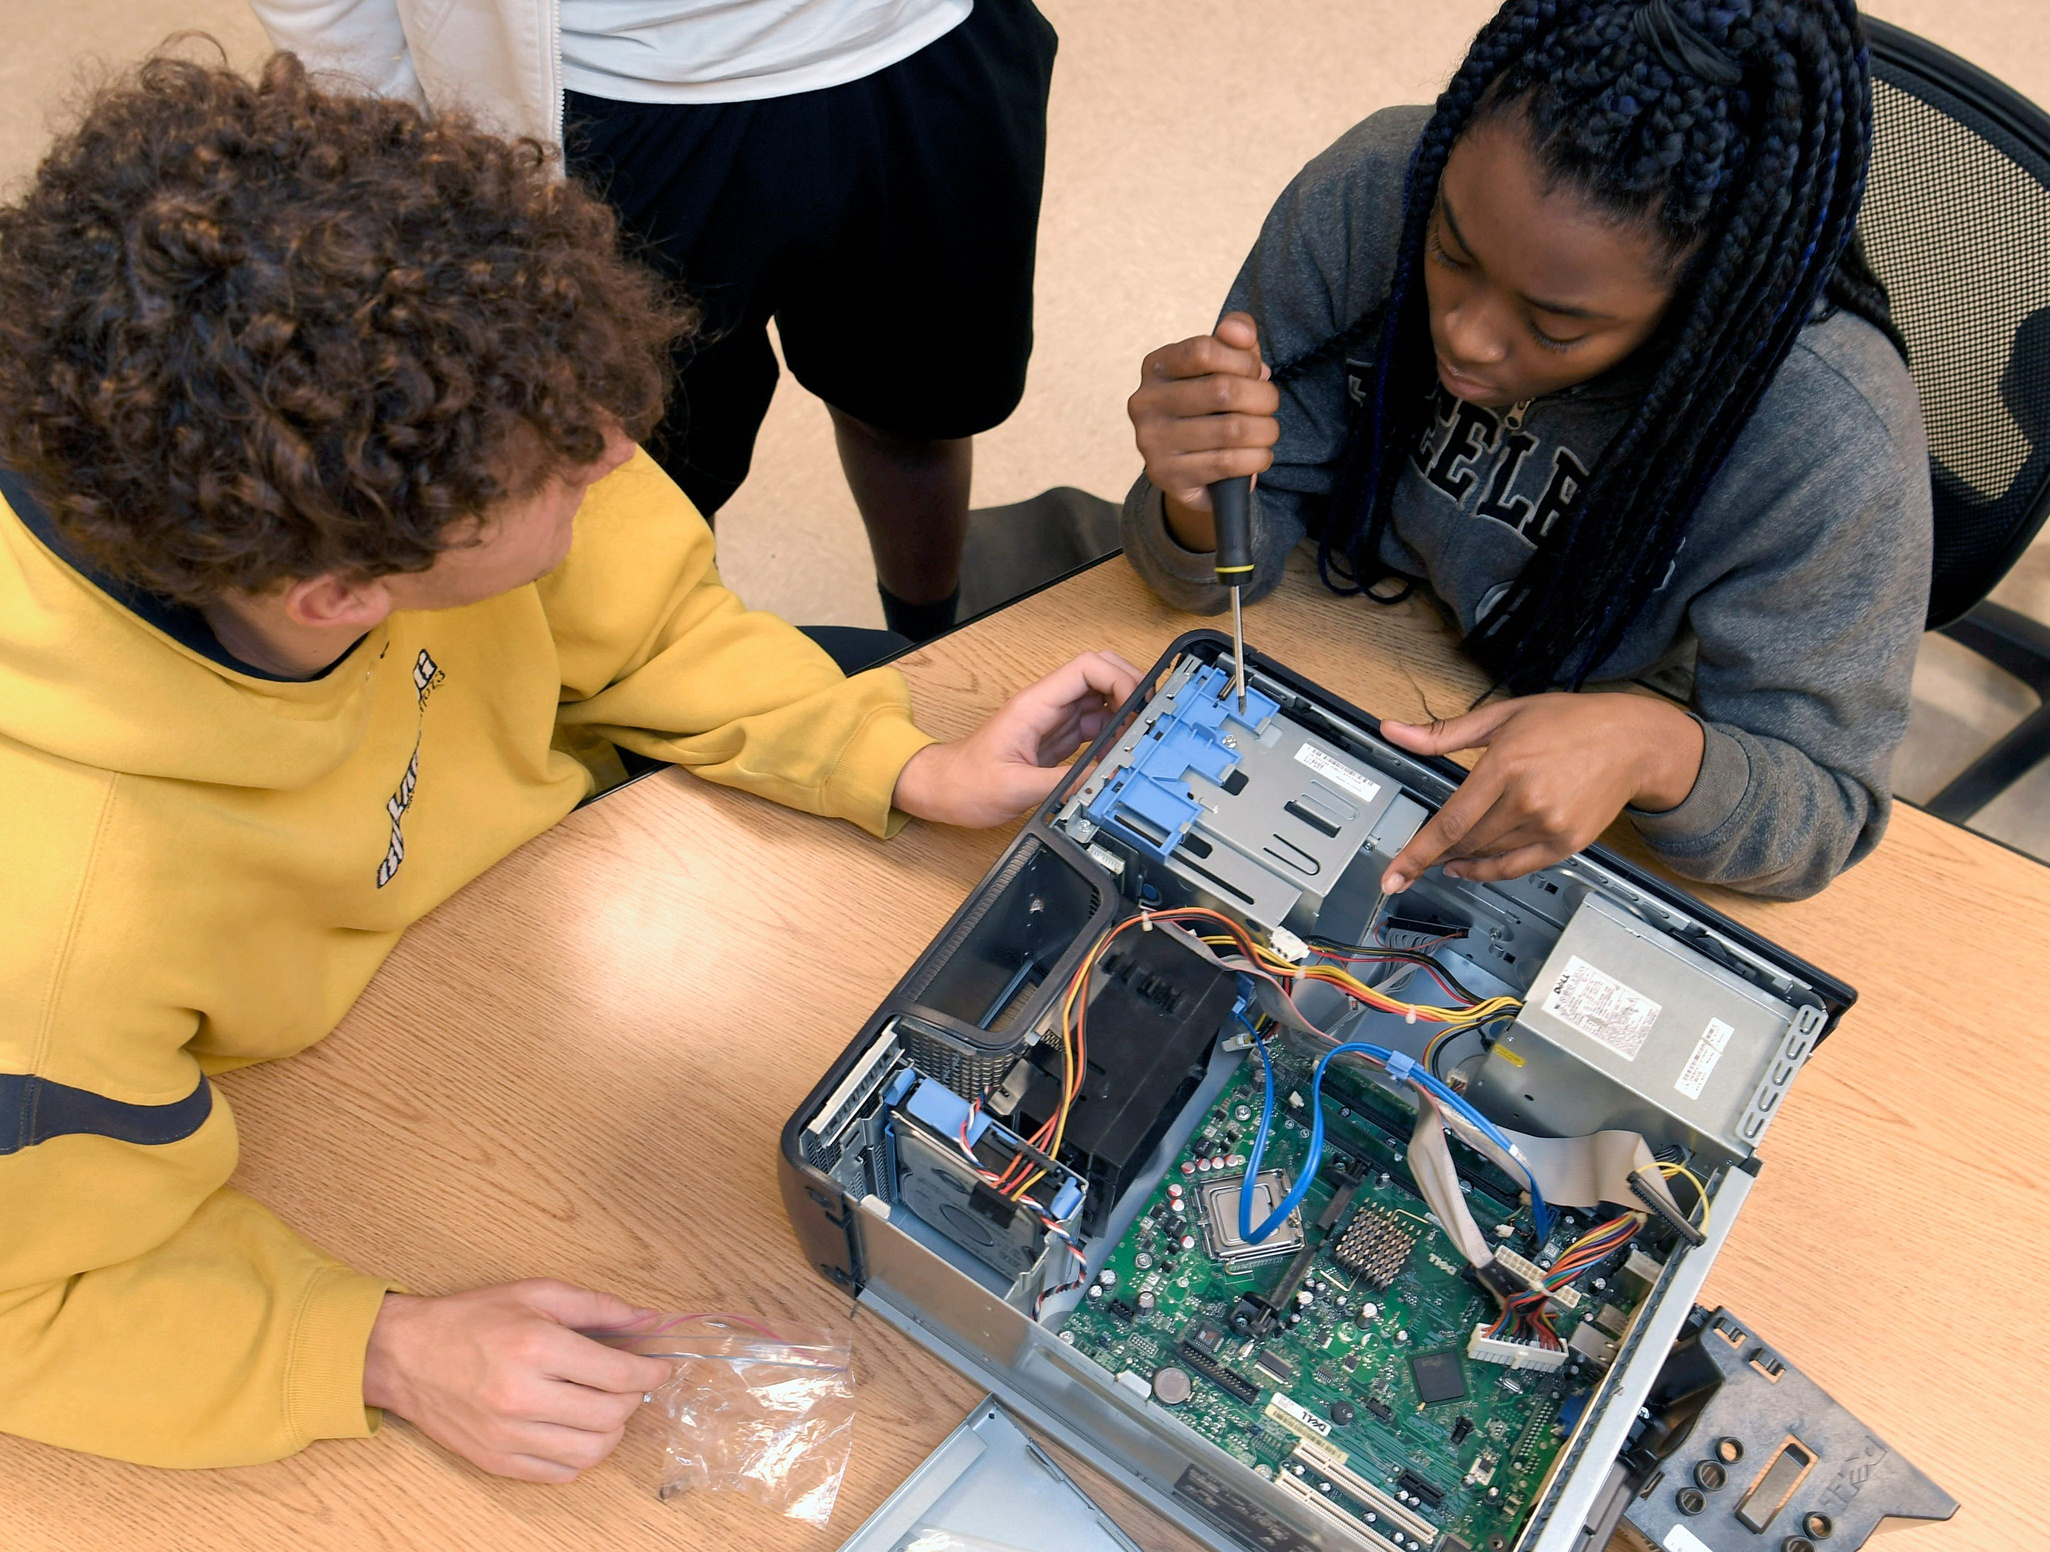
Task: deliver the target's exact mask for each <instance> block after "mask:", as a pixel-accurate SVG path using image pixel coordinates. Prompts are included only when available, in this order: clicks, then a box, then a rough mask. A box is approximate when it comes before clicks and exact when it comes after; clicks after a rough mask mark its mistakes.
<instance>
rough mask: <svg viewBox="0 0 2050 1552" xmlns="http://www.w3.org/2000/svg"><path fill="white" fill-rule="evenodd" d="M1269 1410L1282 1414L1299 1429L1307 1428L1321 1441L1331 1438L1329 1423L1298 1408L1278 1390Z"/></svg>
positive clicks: (1268, 1405) (1268, 1407) (1268, 1406)
mask: <svg viewBox="0 0 2050 1552" xmlns="http://www.w3.org/2000/svg"><path fill="white" fill-rule="evenodd" d="M1267 1410H1268V1411H1270V1412H1278V1413H1280V1414H1281V1415H1282V1416H1283V1417H1285V1418H1287V1419H1288V1420H1289V1421H1290V1422H1292V1423H1294V1424H1295V1425H1296V1426H1297V1427H1298V1428H1307V1429H1308V1430H1309V1431H1310V1432H1311V1433H1314V1434H1315V1435H1316V1436H1317V1437H1318V1438H1320V1439H1328V1438H1330V1437H1331V1425H1330V1424H1329V1423H1327V1422H1325V1421H1324V1419H1323V1418H1321V1417H1319V1416H1317V1415H1316V1413H1314V1412H1311V1411H1308V1410H1306V1409H1305V1408H1303V1407H1301V1406H1298V1405H1297V1404H1296V1403H1295V1402H1293V1401H1291V1400H1289V1398H1288V1397H1287V1396H1285V1395H1283V1394H1282V1393H1281V1392H1280V1391H1278V1390H1277V1391H1276V1392H1275V1393H1274V1399H1273V1400H1272V1401H1270V1402H1268V1403H1267Z"/></svg>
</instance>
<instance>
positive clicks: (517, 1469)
mask: <svg viewBox="0 0 2050 1552" xmlns="http://www.w3.org/2000/svg"><path fill="white" fill-rule="evenodd" d="M654 1314H655V1311H653V1310H637V1309H635V1308H634V1307H633V1306H632V1305H630V1304H628V1303H627V1302H626V1300H624V1299H618V1298H614V1297H613V1296H612V1295H611V1294H609V1293H594V1292H592V1291H591V1290H590V1289H588V1288H577V1287H573V1286H571V1285H570V1284H568V1283H559V1282H554V1281H552V1280H549V1279H547V1278H534V1279H531V1280H529V1281H527V1282H521V1283H503V1284H501V1285H499V1286H497V1287H495V1288H475V1289H472V1290H471V1291H470V1292H468V1293H456V1294H450V1295H449V1296H447V1297H446V1298H439V1299H428V1298H415V1297H413V1296H411V1295H409V1294H401V1293H388V1294H386V1295H385V1296H384V1306H383V1308H382V1309H381V1310H379V1312H378V1316H377V1322H376V1324H375V1325H374V1326H372V1327H371V1331H370V1348H369V1351H368V1352H367V1353H366V1354H365V1355H364V1359H363V1400H364V1402H365V1404H366V1405H369V1406H374V1407H383V1408H384V1409H385V1410H386V1411H389V1412H394V1413H396V1414H398V1415H399V1416H400V1417H403V1418H404V1419H405V1420H406V1421H407V1422H409V1423H411V1424H412V1425H413V1426H414V1427H415V1428H418V1429H419V1430H420V1431H421V1432H422V1433H424V1434H426V1435H427V1437H428V1438H430V1439H433V1440H434V1441H435V1442H436V1443H438V1444H442V1445H446V1446H447V1447H448V1448H449V1449H451V1450H454V1451H455V1452H456V1453H457V1454H458V1455H461V1456H462V1457H464V1458H465V1459H466V1460H471V1461H474V1462H476V1463H477V1464H478V1465H480V1466H482V1467H483V1468H484V1469H485V1470H486V1471H489V1472H491V1473H493V1474H494V1475H496V1476H501V1477H520V1478H522V1479H524V1480H526V1481H529V1482H571V1481H574V1480H576V1475H577V1473H578V1472H579V1471H582V1470H584V1469H586V1468H587V1467H590V1466H595V1465H597V1464H598V1462H599V1461H601V1460H603V1459H604V1458H605V1457H606V1456H607V1455H610V1454H611V1453H612V1449H613V1446H614V1445H616V1444H618V1443H619V1439H620V1435H621V1434H622V1433H624V1432H625V1430H626V1420H627V1419H628V1418H629V1417H631V1416H632V1415H633V1411H634V1408H635V1407H637V1406H639V1405H640V1404H641V1397H642V1396H644V1395H645V1394H646V1393H647V1392H649V1391H651V1390H653V1389H654V1388H655V1387H656V1386H658V1385H661V1384H665V1383H666V1382H667V1381H668V1380H669V1378H670V1376H671V1375H672V1374H674V1373H675V1369H674V1366H673V1365H671V1364H668V1363H665V1362H663V1361H662V1360H661V1359H659V1358H644V1357H642V1356H640V1355H639V1354H637V1353H623V1352H620V1351H618V1350H617V1349H616V1348H611V1347H607V1346H605V1345H604V1344H602V1343H599V1342H594V1341H592V1340H591V1339H590V1338H589V1337H587V1336H579V1335H578V1334H577V1333H576V1331H575V1330H574V1329H573V1328H575V1327H578V1326H582V1327H585V1328H586V1329H600V1328H623V1327H630V1326H632V1325H633V1324H634V1322H636V1321H638V1320H647V1319H650V1318H652V1317H653V1316H654Z"/></svg>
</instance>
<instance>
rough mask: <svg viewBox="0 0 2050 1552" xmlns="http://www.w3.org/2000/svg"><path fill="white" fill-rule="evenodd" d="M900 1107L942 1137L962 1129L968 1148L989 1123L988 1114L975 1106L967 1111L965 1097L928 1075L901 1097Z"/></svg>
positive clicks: (967, 1105) (951, 1135)
mask: <svg viewBox="0 0 2050 1552" xmlns="http://www.w3.org/2000/svg"><path fill="white" fill-rule="evenodd" d="M903 1108H904V1109H905V1110H906V1111H907V1112H908V1113H910V1114H911V1115H914V1116H916V1117H917V1118H918V1119H919V1120H921V1121H923V1122H924V1123H925V1124H926V1125H927V1126H929V1127H931V1128H932V1129H933V1130H934V1131H936V1132H938V1133H939V1134H940V1135H941V1136H942V1137H955V1138H958V1137H961V1136H963V1135H964V1129H965V1135H966V1137H967V1138H968V1146H969V1147H971V1148H972V1147H974V1146H975V1145H976V1144H977V1143H978V1142H980V1141H982V1134H983V1133H984V1132H986V1131H988V1130H989V1126H990V1119H991V1118H990V1117H989V1115H988V1114H986V1113H985V1112H983V1111H980V1110H975V1111H973V1113H972V1115H971V1107H970V1105H969V1103H968V1101H967V1100H965V1099H963V1098H962V1097H961V1096H960V1095H959V1094H956V1093H955V1092H954V1091H953V1090H952V1089H950V1088H948V1087H947V1086H946V1085H945V1084H944V1083H935V1082H933V1080H932V1079H930V1078H927V1079H926V1080H925V1081H924V1082H922V1083H920V1084H919V1085H918V1087H917V1088H915V1089H913V1090H912V1091H911V1097H910V1098H909V1099H907V1100H905V1101H904V1103H903Z"/></svg>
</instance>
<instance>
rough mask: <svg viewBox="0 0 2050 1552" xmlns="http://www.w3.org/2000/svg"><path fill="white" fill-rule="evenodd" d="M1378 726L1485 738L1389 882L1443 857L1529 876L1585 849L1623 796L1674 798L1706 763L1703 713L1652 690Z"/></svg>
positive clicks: (1539, 698)
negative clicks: (1697, 716) (1699, 717)
mask: <svg viewBox="0 0 2050 1552" xmlns="http://www.w3.org/2000/svg"><path fill="white" fill-rule="evenodd" d="M1381 732H1382V735H1383V736H1384V737H1386V738H1387V740H1388V741H1389V742H1390V743H1392V744H1397V745H1400V746H1401V747H1402V748H1404V749H1407V750H1410V751H1411V752H1412V753H1415V754H1450V753H1452V751H1453V750H1455V749H1473V748H1477V747H1479V746H1481V745H1483V744H1485V745H1486V746H1487V750H1488V752H1487V753H1486V754H1484V755H1482V756H1481V758H1480V761H1479V763H1478V764H1476V765H1475V766H1474V768H1473V770H1472V771H1471V772H1470V773H1469V774H1468V776H1467V778H1466V780H1465V781H1464V782H1462V783H1460V787H1459V790H1458V791H1457V792H1455V793H1453V794H1452V796H1451V797H1450V798H1448V799H1447V800H1446V802H1445V806H1444V807H1443V808H1441V809H1439V810H1438V812H1437V813H1436V814H1435V815H1433V816H1432V818H1431V820H1430V822H1429V823H1428V824H1426V825H1425V826H1424V827H1423V828H1422V829H1420V830H1418V831H1417V833H1416V835H1415V837H1414V838H1413V839H1412V840H1411V841H1410V843H1409V844H1408V845H1407V846H1405V847H1403V848H1402V851H1401V853H1400V854H1399V855H1398V856H1397V857H1396V859H1395V860H1394V861H1393V862H1391V863H1390V864H1389V865H1388V869H1387V871H1386V872H1385V873H1383V874H1382V875H1381V887H1382V889H1384V890H1385V891H1387V892H1388V893H1389V894H1400V893H1401V892H1402V891H1403V890H1405V889H1407V888H1408V887H1409V886H1410V885H1411V884H1413V883H1415V882H1416V881H1417V879H1418V878H1419V877H1420V876H1421V875H1422V873H1423V871H1424V869H1426V868H1428V867H1430V866H1431V864H1433V863H1434V862H1440V861H1443V862H1444V863H1445V871H1446V872H1447V873H1448V874H1450V875H1451V876H1452V877H1454V878H1470V879H1475V880H1481V881H1489V880H1494V879H1502V878H1521V877H1522V876H1523V875H1524V874H1526V873H1528V872H1531V871H1532V870H1533V869H1535V868H1542V867H1546V866H1548V865H1550V864H1551V863H1554V862H1557V861H1558V860H1559V859H1560V858H1562V857H1570V856H1571V855H1572V854H1573V853H1574V852H1576V851H1579V850H1580V849H1581V848H1582V847H1584V846H1586V845H1587V844H1588V843H1589V842H1591V841H1593V840H1594V838H1595V837H1596V836H1598V835H1600V834H1601V833H1602V831H1604V830H1606V829H1607V828H1608V827H1609V823H1610V821H1611V820H1613V819H1614V818H1615V817H1616V815H1617V814H1619V813H1621V812H1622V811H1623V808H1624V806H1625V805H1626V804H1631V805H1635V806H1636V807H1638V808H1642V809H1648V810H1652V811H1654V812H1656V811H1659V810H1663V809H1668V808H1677V807H1678V806H1679V805H1680V804H1681V803H1683V802H1685V801H1686V798H1687V794H1688V793H1689V792H1691V791H1693V789H1694V780H1695V778H1696V777H1697V776H1699V775H1700V774H1701V749H1702V743H1701V724H1700V723H1698V722H1696V721H1695V720H1694V719H1693V718H1692V717H1690V716H1688V715H1687V713H1686V712H1684V711H1682V710H1680V708H1679V707H1677V706H1675V705H1673V704H1671V703H1670V702H1668V701H1661V700H1654V699H1652V698H1651V697H1650V696H1646V695H1625V694H1617V693H1604V694H1574V695H1565V694H1554V695H1526V696H1522V697H1519V698H1517V699H1514V700H1506V701H1498V702H1496V703H1495V704H1494V705H1492V706H1484V707H1482V708H1481V709H1480V710H1479V711H1474V712H1469V713H1467V714H1466V715H1465V716H1463V717H1453V718H1450V719H1449V720H1445V721H1439V722H1433V723H1432V724H1431V725H1430V726H1429V727H1420V726H1417V725H1416V724H1413V723H1407V722H1383V723H1382V724H1381Z"/></svg>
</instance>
